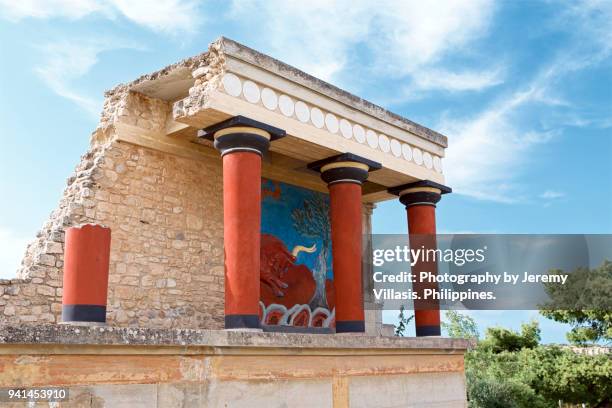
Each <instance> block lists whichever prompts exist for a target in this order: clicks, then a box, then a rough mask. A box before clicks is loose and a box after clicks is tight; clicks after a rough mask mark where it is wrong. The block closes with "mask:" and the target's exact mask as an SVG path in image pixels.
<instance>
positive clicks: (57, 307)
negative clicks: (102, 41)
mask: <svg viewBox="0 0 612 408" xmlns="http://www.w3.org/2000/svg"><path fill="white" fill-rule="evenodd" d="M170 116H171V107H170V104H169V103H167V102H165V101H162V100H159V99H155V98H149V97H146V96H144V95H141V94H138V93H135V92H129V91H127V90H126V88H125V87H122V86H119V87H117V88H115V89H114V90H113V91H111V92H109V93H108V94H107V97H106V101H105V104H104V109H103V112H102V118H101V120H100V124H99V127H98V128H97V130H96V131H95V132H94V134H93V135H92V141H91V146H90V148H89V150H88V151H87V152H86V153H85V154H84V155H83V156H82V157H81V160H80V163H79V164H78V165H77V167H76V169H75V172H74V174H73V175H72V176H71V177H69V178H68V180H67V186H66V189H65V190H64V193H63V196H62V198H61V200H60V203H59V205H58V207H57V209H56V210H54V211H53V212H52V213H51V215H50V216H49V219H48V220H47V222H46V223H45V224H44V225H43V227H42V229H41V230H40V232H39V233H38V234H37V237H36V238H35V240H34V241H33V242H32V243H31V244H30V245H29V246H28V248H27V251H26V254H25V256H24V258H23V261H22V265H21V267H20V270H19V271H18V275H17V279H11V280H0V324H3V323H4V324H7V323H8V324H19V323H29V322H31V323H44V322H46V323H54V322H59V321H60V318H61V301H62V274H63V269H62V268H63V252H64V231H65V229H66V228H67V227H70V226H78V225H82V224H86V223H94V224H102V225H105V226H108V227H110V228H111V231H112V241H111V262H110V271H109V294H108V309H107V320H108V323H109V324H110V325H117V326H142V327H156V328H175V327H188V328H207V329H221V328H223V320H224V267H223V199H222V169H221V161H220V160H219V158H218V155H217V154H216V153H215V154H214V155H212V156H210V157H197V159H196V158H193V159H192V158H187V157H183V156H178V155H174V154H170V153H164V152H161V151H159V150H153V149H150V148H146V147H142V146H137V145H135V144H131V143H128V142H125V141H124V140H132V139H130V138H131V137H133V136H134V135H136V136H138V137H140V136H142V137H152V138H155V137H157V138H159V137H161V138H162V139H163V138H167V137H171V136H166V134H165V130H166V123H167V120H168V118H169V117H170ZM160 135H161V136H160ZM370 214H371V206H368V205H366V206H365V207H364V228H365V231H369V228H370ZM365 244H366V246H367V245H368V243H367V240H366V242H365ZM369 309H370V308H369ZM367 320H368V332H369V333H371V334H378V333H380V328H381V321H380V311H375V312H372V311H371V310H368V319H367Z"/></svg>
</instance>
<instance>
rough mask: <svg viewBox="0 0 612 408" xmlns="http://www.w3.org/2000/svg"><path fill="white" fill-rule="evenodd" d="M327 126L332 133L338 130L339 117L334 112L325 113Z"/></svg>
mask: <svg viewBox="0 0 612 408" xmlns="http://www.w3.org/2000/svg"><path fill="white" fill-rule="evenodd" d="M325 127H326V128H327V130H329V131H330V132H332V133H336V132H337V131H338V118H337V117H336V115H334V114H333V113H328V114H327V115H325Z"/></svg>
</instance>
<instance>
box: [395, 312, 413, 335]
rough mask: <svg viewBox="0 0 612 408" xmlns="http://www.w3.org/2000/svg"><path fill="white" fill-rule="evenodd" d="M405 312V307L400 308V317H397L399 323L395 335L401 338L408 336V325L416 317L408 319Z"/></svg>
mask: <svg viewBox="0 0 612 408" xmlns="http://www.w3.org/2000/svg"><path fill="white" fill-rule="evenodd" d="M405 312H406V311H405V310H404V306H403V305H402V306H400V311H399V315H398V316H397V319H398V322H397V324H396V325H395V335H396V336H399V337H404V336H405V335H406V330H407V329H408V323H410V321H411V320H412V319H414V315H411V316H409V317H406V314H405Z"/></svg>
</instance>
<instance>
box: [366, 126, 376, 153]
mask: <svg viewBox="0 0 612 408" xmlns="http://www.w3.org/2000/svg"><path fill="white" fill-rule="evenodd" d="M366 139H367V141H368V145H369V146H370V147H371V148H373V149H376V147H378V136H376V133H374V131H373V130H370V129H368V131H367V132H366Z"/></svg>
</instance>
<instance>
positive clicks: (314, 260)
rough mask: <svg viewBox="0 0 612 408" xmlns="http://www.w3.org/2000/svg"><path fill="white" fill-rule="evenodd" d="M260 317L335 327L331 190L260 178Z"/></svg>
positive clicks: (268, 321) (272, 322) (266, 322)
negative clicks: (330, 208)
mask: <svg viewBox="0 0 612 408" xmlns="http://www.w3.org/2000/svg"><path fill="white" fill-rule="evenodd" d="M260 286H261V293H260V302H259V303H260V317H261V322H262V324H264V325H284V326H299V327H326V328H327V327H334V325H335V310H334V303H335V294H334V285H333V271H332V251H331V235H330V225H329V196H328V195H327V194H324V193H320V192H316V191H312V190H308V189H305V188H301V187H296V186H293V185H290V184H285V183H281V182H277V181H273V180H268V179H262V208H261V285H260Z"/></svg>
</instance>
